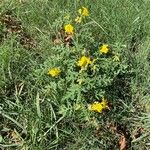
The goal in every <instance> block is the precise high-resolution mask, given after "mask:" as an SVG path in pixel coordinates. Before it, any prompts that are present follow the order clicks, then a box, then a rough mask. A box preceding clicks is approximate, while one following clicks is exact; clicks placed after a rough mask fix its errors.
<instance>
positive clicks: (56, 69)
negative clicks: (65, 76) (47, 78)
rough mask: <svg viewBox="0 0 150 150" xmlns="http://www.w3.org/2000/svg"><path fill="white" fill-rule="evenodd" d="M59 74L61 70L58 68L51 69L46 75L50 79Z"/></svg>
mask: <svg viewBox="0 0 150 150" xmlns="http://www.w3.org/2000/svg"><path fill="white" fill-rule="evenodd" d="M60 73H61V70H60V69H59V68H52V69H49V70H48V75H51V76H52V77H57V76H58V75H59V74H60Z"/></svg>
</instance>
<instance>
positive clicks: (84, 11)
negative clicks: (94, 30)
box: [75, 7, 89, 23]
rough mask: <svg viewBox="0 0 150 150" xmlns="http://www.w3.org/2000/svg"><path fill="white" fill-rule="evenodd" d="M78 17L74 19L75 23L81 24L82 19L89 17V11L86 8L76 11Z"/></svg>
mask: <svg viewBox="0 0 150 150" xmlns="http://www.w3.org/2000/svg"><path fill="white" fill-rule="evenodd" d="M78 13H79V15H78V16H77V17H76V18H75V22H76V23H81V21H82V20H83V18H85V17H88V16H89V10H88V9H87V8H86V7H82V8H80V9H79V10H78Z"/></svg>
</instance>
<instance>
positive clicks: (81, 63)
mask: <svg viewBox="0 0 150 150" xmlns="http://www.w3.org/2000/svg"><path fill="white" fill-rule="evenodd" d="M89 64H92V61H91V59H90V57H86V56H82V57H81V58H80V60H79V61H78V64H77V65H78V66H79V67H81V68H85V67H87V66H88V65H89Z"/></svg>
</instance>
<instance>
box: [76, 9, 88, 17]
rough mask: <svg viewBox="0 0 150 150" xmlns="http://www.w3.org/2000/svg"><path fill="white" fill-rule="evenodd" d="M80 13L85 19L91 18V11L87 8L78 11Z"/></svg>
mask: <svg viewBox="0 0 150 150" xmlns="http://www.w3.org/2000/svg"><path fill="white" fill-rule="evenodd" d="M78 13H79V14H80V15H81V16H84V17H87V16H89V10H88V9H87V8H86V7H82V8H80V9H79V10H78Z"/></svg>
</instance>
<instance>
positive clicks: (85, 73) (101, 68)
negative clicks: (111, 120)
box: [48, 7, 120, 113]
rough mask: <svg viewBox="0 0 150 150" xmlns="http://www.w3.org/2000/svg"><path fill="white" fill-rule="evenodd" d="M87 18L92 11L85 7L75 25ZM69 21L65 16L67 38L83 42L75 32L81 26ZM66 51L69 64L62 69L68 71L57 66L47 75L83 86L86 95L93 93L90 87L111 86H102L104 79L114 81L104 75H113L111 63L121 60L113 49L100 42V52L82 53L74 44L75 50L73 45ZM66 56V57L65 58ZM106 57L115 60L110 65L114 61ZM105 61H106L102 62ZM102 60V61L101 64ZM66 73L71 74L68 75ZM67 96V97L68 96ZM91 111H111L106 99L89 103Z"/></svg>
mask: <svg viewBox="0 0 150 150" xmlns="http://www.w3.org/2000/svg"><path fill="white" fill-rule="evenodd" d="M88 16H89V10H88V9H87V8H86V7H82V8H80V9H79V10H78V16H77V17H76V19H75V22H76V23H81V21H82V20H83V19H85V18H86V17H88ZM69 18H70V15H67V16H65V19H67V23H64V22H63V24H64V27H63V28H64V30H63V31H64V32H63V33H64V34H65V36H66V37H67V38H70V37H71V38H72V39H73V40H72V41H73V42H74V41H75V39H79V40H78V41H80V36H79V35H78V34H75V33H78V29H79V30H80V28H79V27H80V26H79V24H78V25H77V24H73V22H72V21H71V19H70V20H69ZM81 37H82V35H81ZM85 40H86V39H85ZM84 42H85V41H84ZM77 44H78V42H77ZM89 47H90V49H91V46H89ZM65 48H66V47H63V53H67V55H63V59H65V60H66V62H67V63H68V64H67V63H66V62H65V67H64V66H63V65H62V66H63V67H64V68H63V70H65V71H64V72H62V67H61V66H58V67H54V68H50V69H49V70H48V75H50V76H51V77H53V78H57V77H58V76H59V75H60V74H61V73H62V76H61V77H65V83H64V84H66V82H67V79H68V80H69V84H70V83H72V84H76V85H77V84H78V85H80V87H81V91H82V89H83V91H86V92H89V91H90V90H91V88H93V87H94V88H95V87H98V88H101V87H102V89H103V87H106V86H107V85H108V84H107V83H109V81H106V82H107V83H106V86H103V85H102V84H101V83H103V82H105V81H104V80H105V79H106V78H107V77H108V78H107V80H110V81H111V79H109V75H108V76H107V74H105V70H106V71H107V70H109V71H110V72H111V68H110V67H109V66H110V64H111V63H112V62H114V61H116V62H117V61H120V58H119V54H115V53H113V51H112V50H111V46H110V45H109V44H107V43H99V45H98V47H96V49H97V50H96V51H92V50H87V49H86V48H84V50H82V51H81V50H80V48H78V47H76V45H74V46H73V47H72V46H70V47H68V49H67V50H68V51H64V50H66V49H65ZM71 49H74V50H75V51H76V49H77V51H76V52H75V51H70V50H71ZM88 49H89V48H88ZM61 52H62V51H61ZM70 54H71V55H70ZM109 54H110V55H109ZM64 56H65V57H67V58H64ZM70 56H71V57H70ZM107 58H111V59H112V61H111V62H110V61H109V60H111V59H107ZM104 59H106V61H103V60H104ZM101 60H102V61H103V62H101ZM105 63H106V65H105ZM62 64H63V63H62ZM101 64H102V65H101ZM108 64H109V65H108ZM117 64H118V63H116V65H117ZM70 68H71V70H69V69H70ZM76 68H77V69H76ZM78 69H80V70H78ZM113 69H114V68H113ZM67 71H68V72H69V73H67ZM74 71H75V72H74ZM71 73H73V74H71ZM68 74H69V75H68ZM70 74H71V75H70ZM59 79H61V78H59ZM70 81H73V82H70ZM88 81H90V82H89V83H88ZM62 82H63V81H62ZM95 84H96V85H95ZM78 85H77V87H78ZM86 85H88V86H86ZM94 88H93V89H94ZM73 90H74V89H71V90H70V91H73ZM73 93H76V92H73ZM81 93H82V92H81ZM92 94H95V91H93V93H92ZM96 94H97V93H96ZM70 95H71V94H70ZM72 95H74V94H72ZM99 95H100V94H99V93H98V94H97V95H95V97H98V96H99ZM82 96H83V97H84V96H85V95H82V94H81V97H82ZM92 96H93V95H92ZM64 97H65V96H64ZM66 97H68V95H67V96H66ZM79 97H80V96H79ZM85 97H86V96H85ZM69 98H70V97H69ZM69 98H68V99H69ZM71 98H72V97H71ZM71 98H70V99H71ZM88 109H89V110H90V111H94V112H98V113H102V112H103V110H106V109H109V106H108V102H107V100H106V99H104V98H102V100H101V102H99V101H95V102H94V103H92V104H89V105H88Z"/></svg>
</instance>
